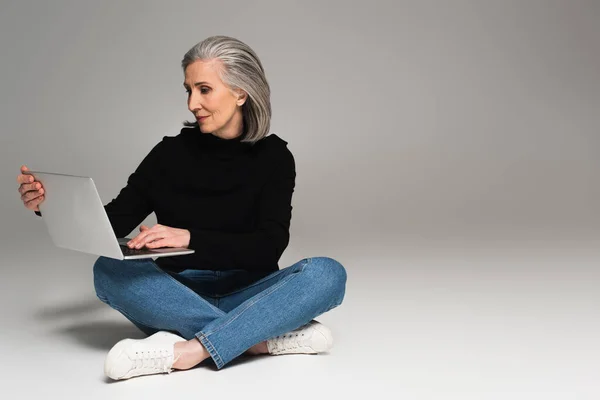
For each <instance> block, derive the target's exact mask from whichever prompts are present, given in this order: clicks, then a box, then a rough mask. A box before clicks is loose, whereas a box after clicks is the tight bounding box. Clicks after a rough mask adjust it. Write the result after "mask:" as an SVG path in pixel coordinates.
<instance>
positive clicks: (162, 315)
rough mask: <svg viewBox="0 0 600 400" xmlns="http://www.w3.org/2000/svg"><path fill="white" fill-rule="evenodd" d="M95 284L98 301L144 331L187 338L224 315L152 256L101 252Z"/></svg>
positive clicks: (96, 267) (96, 264) (96, 266)
mask: <svg viewBox="0 0 600 400" xmlns="http://www.w3.org/2000/svg"><path fill="white" fill-rule="evenodd" d="M207 273H209V274H210V273H212V272H211V271H207ZM94 287H95V289H96V295H97V296H98V298H99V299H100V300H101V301H103V302H105V303H106V304H108V305H110V306H111V307H112V308H114V309H116V310H117V311H119V312H121V314H123V315H124V316H125V317H126V318H127V319H129V320H130V321H131V322H132V323H134V324H135V325H136V326H137V327H138V328H139V329H140V330H142V332H144V333H146V334H152V333H154V332H157V331H159V330H166V331H171V332H174V333H177V334H179V335H181V336H182V337H183V338H185V339H186V340H190V339H193V338H194V337H196V336H195V334H196V333H197V332H198V330H199V329H202V327H204V326H205V325H207V324H208V323H210V322H211V321H213V320H215V319H217V318H220V317H222V316H224V315H225V312H223V311H221V310H220V309H219V308H217V307H215V306H214V305H213V304H211V302H210V300H209V299H205V298H203V297H202V296H201V295H199V294H198V293H196V292H194V291H193V290H192V289H190V288H189V287H187V286H186V285H184V284H183V283H181V282H180V281H178V280H176V279H175V278H174V277H173V276H171V275H170V274H169V273H167V272H166V271H163V270H162V269H161V268H160V267H159V266H158V265H157V264H156V263H155V262H154V260H152V259H143V260H116V259H113V258H108V257H103V256H101V257H100V258H98V260H96V262H95V263H94Z"/></svg>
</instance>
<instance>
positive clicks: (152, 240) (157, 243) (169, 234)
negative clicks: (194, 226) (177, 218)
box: [127, 224, 190, 249]
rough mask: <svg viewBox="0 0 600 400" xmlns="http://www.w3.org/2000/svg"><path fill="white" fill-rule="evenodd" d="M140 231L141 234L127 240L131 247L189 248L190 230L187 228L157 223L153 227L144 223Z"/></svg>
mask: <svg viewBox="0 0 600 400" xmlns="http://www.w3.org/2000/svg"><path fill="white" fill-rule="evenodd" d="M140 232H141V233H140V234H139V235H137V236H136V237H134V238H133V239H131V240H130V241H129V242H127V245H128V246H129V248H136V249H140V248H142V247H143V246H146V247H148V248H159V247H183V248H186V249H187V247H188V245H189V244H190V231H188V230H187V229H179V228H172V227H170V226H165V225H161V224H156V225H154V226H153V227H152V228H148V227H147V226H146V225H142V226H140Z"/></svg>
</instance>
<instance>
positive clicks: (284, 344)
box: [273, 332, 304, 351]
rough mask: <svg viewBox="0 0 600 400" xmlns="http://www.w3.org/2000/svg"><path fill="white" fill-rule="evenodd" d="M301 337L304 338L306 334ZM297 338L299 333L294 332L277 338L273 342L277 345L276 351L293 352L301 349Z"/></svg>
mask: <svg viewBox="0 0 600 400" xmlns="http://www.w3.org/2000/svg"><path fill="white" fill-rule="evenodd" d="M301 336H304V333H302V334H301ZM297 337H298V333H294V332H291V333H286V334H284V335H279V336H275V338H274V340H273V343H274V344H275V346H274V351H280V350H292V349H296V348H298V347H300V342H299V341H298V339H297Z"/></svg>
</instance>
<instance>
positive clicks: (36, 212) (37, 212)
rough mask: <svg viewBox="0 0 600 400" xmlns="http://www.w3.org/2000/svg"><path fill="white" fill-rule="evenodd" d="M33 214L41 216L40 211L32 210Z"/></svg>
mask: <svg viewBox="0 0 600 400" xmlns="http://www.w3.org/2000/svg"><path fill="white" fill-rule="evenodd" d="M34 213H35V215H37V216H38V217H41V216H42V213H41V212H40V211H34Z"/></svg>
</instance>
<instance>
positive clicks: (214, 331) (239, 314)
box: [203, 274, 296, 336]
mask: <svg viewBox="0 0 600 400" xmlns="http://www.w3.org/2000/svg"><path fill="white" fill-rule="evenodd" d="M295 275H296V274H290V275H288V276H286V278H289V279H285V278H284V279H282V280H281V281H279V282H278V283H276V284H275V285H273V286H271V287H269V288H267V289H266V290H264V291H262V292H260V293H258V294H257V296H260V297H258V298H256V299H255V300H254V301H253V302H251V303H250V304H248V305H247V306H246V307H244V309H242V310H240V311H239V312H238V313H236V315H234V316H233V317H232V318H231V319H230V320H229V321H227V323H225V324H223V325H221V326H219V327H218V328H217V329H214V330H212V331H210V332H204V333H203V334H204V335H205V336H209V335H212V334H213V333H216V332H218V331H220V330H221V329H223V328H225V327H226V326H228V325H229V324H231V323H232V322H233V321H235V320H236V319H237V318H238V317H239V316H241V315H242V314H243V313H244V312H245V311H246V310H247V309H248V308H250V307H252V306H253V305H254V304H256V303H257V302H258V301H260V300H262V299H264V298H265V297H267V296H268V295H270V294H271V293H273V292H274V291H275V290H277V289H279V288H280V287H282V286H283V285H285V284H286V283H288V282H289V281H291V280H292V279H293V278H294V276H295Z"/></svg>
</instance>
